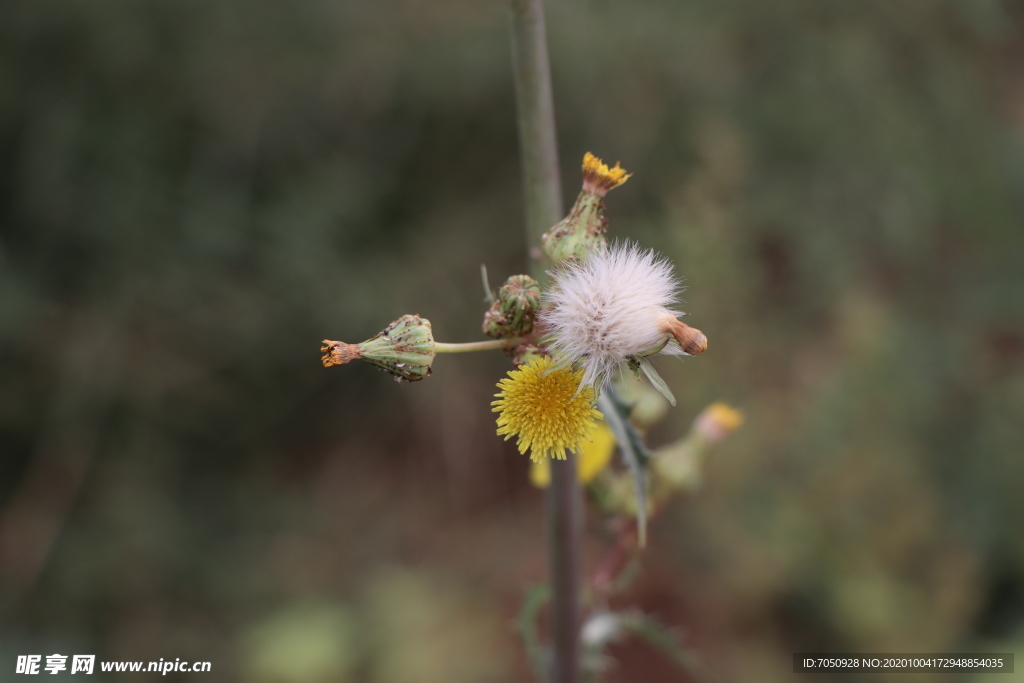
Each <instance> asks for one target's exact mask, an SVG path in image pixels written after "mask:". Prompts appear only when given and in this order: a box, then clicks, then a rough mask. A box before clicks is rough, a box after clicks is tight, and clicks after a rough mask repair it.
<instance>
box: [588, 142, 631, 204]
mask: <svg viewBox="0 0 1024 683" xmlns="http://www.w3.org/2000/svg"><path fill="white" fill-rule="evenodd" d="M631 175H633V174H632V173H626V169H624V168H622V167H621V166H619V163H618V162H615V166H614V167H613V168H608V164H606V163H604V162H603V161H601V160H600V159H598V158H597V157H596V156H594V155H593V154H591V153H590V152H587V153H586V154H584V155H583V189H584V190H585V191H589V192H593V193H594V194H596V195H599V196H601V197H603V196H604V195H605V194H606V193H607V192H608V190H612V189H615V188H616V187H618V186H619V185H621V184H622V183H624V182H626V181H627V180H629V177H630V176H631Z"/></svg>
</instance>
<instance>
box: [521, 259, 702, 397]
mask: <svg viewBox="0 0 1024 683" xmlns="http://www.w3.org/2000/svg"><path fill="white" fill-rule="evenodd" d="M554 278H555V282H554V285H553V287H552V288H551V290H550V292H549V293H548V295H547V303H548V306H546V307H545V308H544V309H543V310H542V312H541V314H540V321H541V324H542V326H543V327H544V329H545V332H546V333H547V335H548V336H547V343H548V347H549V349H550V351H551V354H552V355H553V356H554V357H555V358H556V359H558V360H560V361H571V362H573V363H578V364H580V365H581V366H582V367H583V368H584V369H585V371H586V372H585V373H584V375H583V384H584V385H587V384H592V383H594V382H600V383H602V384H603V383H604V382H606V381H607V380H608V379H609V378H610V377H611V374H612V372H613V371H614V370H615V369H616V368H617V367H621V365H622V364H623V363H626V362H628V360H629V359H630V357H631V356H635V355H638V354H643V353H645V352H650V351H651V350H652V349H656V348H657V347H659V346H662V345H663V344H665V341H666V339H668V338H669V337H670V333H669V332H668V331H667V330H666V323H665V321H666V320H667V318H666V316H668V317H670V318H671V319H672V320H675V318H676V317H677V316H679V315H681V313H680V312H679V311H677V310H675V309H674V308H673V307H674V306H676V305H677V297H678V295H679V292H680V291H681V289H682V287H681V285H680V283H679V280H678V279H677V278H676V276H675V274H674V273H673V269H672V264H671V263H670V262H669V261H668V260H667V259H665V258H664V257H660V256H658V255H656V254H655V253H654V251H653V250H644V249H641V248H640V247H639V246H638V245H637V244H634V243H630V242H620V243H617V244H614V245H612V246H611V247H609V248H607V249H602V250H599V251H595V252H592V253H591V254H590V255H589V256H588V257H587V259H586V260H584V261H580V262H569V263H566V264H564V265H563V266H562V267H561V268H560V269H559V270H557V271H555V273H554ZM662 353H668V354H673V355H676V354H681V353H682V350H681V349H680V348H679V347H678V346H677V345H675V344H668V345H666V346H665V347H664V348H663V349H662Z"/></svg>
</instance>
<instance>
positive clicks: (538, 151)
mask: <svg viewBox="0 0 1024 683" xmlns="http://www.w3.org/2000/svg"><path fill="white" fill-rule="evenodd" d="M512 66H513V69H514V71H515V80H516V108H517V112H518V117H519V154H520V157H521V159H522V165H523V190H524V195H525V200H526V239H527V244H526V246H527V250H528V251H527V253H531V252H532V250H534V249H536V248H537V247H539V246H540V236H541V235H543V234H544V232H545V231H546V230H547V229H548V228H550V227H551V226H552V225H554V224H555V223H557V222H558V221H559V220H561V219H562V214H563V206H562V182H561V179H560V176H559V173H558V143H557V142H556V140H555V105H554V101H553V99H552V96H551V67H550V65H549V64H548V41H547V31H546V30H545V28H544V3H543V0H512ZM530 272H531V274H532V275H533V277H534V278H536V279H537V280H540V279H541V276H543V274H544V270H543V267H542V264H541V263H540V262H539V261H538V260H537V259H534V258H532V257H531V259H530Z"/></svg>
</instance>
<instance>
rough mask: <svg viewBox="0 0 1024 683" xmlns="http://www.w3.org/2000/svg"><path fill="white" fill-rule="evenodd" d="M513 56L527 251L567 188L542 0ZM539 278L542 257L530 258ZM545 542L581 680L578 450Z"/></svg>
mask: <svg viewBox="0 0 1024 683" xmlns="http://www.w3.org/2000/svg"><path fill="white" fill-rule="evenodd" d="M512 59H513V67H514V70H515V81H516V103H517V113H518V117H519V149H520V154H521V157H522V165H523V188H524V195H525V202H526V236H527V249H528V252H527V253H529V254H531V255H532V254H533V253H534V250H535V249H536V248H537V246H538V245H539V243H540V236H541V235H543V234H544V232H545V231H546V230H547V229H548V228H550V227H551V226H553V225H554V224H555V223H557V222H558V221H559V220H560V219H561V218H562V213H563V205H562V188H561V182H560V179H559V172H558V146H557V143H556V141H555V107H554V102H553V98H552V95H551V67H550V65H549V63H548V49H547V35H546V30H545V27H544V5H543V2H542V0H512ZM530 271H531V273H532V275H533V277H534V278H535V279H537V280H542V279H543V276H544V268H543V263H541V262H540V260H539V258H531V259H530ZM547 501H548V513H547V524H548V542H549V544H550V545H549V553H550V558H549V561H550V567H551V594H552V599H551V639H552V654H553V656H552V662H551V677H550V682H551V683H577V681H578V680H579V673H580V671H579V660H580V641H579V633H580V609H579V607H580V604H579V603H580V587H581V584H580V580H581V573H582V571H581V570H582V562H581V554H582V553H581V547H580V546H581V528H582V527H581V517H582V500H581V495H580V489H579V485H578V484H577V482H576V455H575V454H574V453H569V454H568V459H566V460H564V461H559V462H552V466H551V485H550V486H548V499H547Z"/></svg>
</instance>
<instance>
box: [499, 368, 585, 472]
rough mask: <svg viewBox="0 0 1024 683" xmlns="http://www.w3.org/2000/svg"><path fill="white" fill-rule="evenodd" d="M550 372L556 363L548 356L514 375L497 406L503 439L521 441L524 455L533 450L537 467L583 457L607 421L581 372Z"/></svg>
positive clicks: (505, 382)
mask: <svg viewBox="0 0 1024 683" xmlns="http://www.w3.org/2000/svg"><path fill="white" fill-rule="evenodd" d="M550 368H551V359H550V358H548V357H543V358H534V359H532V360H531V361H530V362H529V363H528V364H526V365H523V366H520V367H519V368H518V369H517V370H511V371H509V373H508V377H506V378H505V379H503V380H501V381H500V382H498V388H499V389H501V393H499V394H495V396H496V397H497V398H498V400H497V401H494V402H493V403H492V404H491V405H493V406H495V408H494V412H496V413H500V414H499V415H498V434H499V435H502V434H503V435H505V440H506V441H507V440H509V439H511V438H512V437H513V436H517V437H518V441H517V445H518V446H519V452H520V453H525V452H526V451H527V450H529V451H530V459H531V460H533V461H534V462H537V461H539V460H541V459H543V458H547V457H552V458H558V459H560V460H564V459H565V452H566V451H567V450H569V451H575V452H578V451H579V450H580V448H582V446H583V442H584V441H585V440H587V439H590V436H591V433H592V432H593V430H594V427H595V422H594V420H595V419H601V418H603V417H604V416H603V415H602V414H601V413H600V412H599V411H597V410H595V409H594V393H593V391H592V390H590V389H589V388H584V389H581V388H580V376H581V375H582V374H583V372H582V371H581V370H577V371H576V372H573V371H570V370H568V369H565V368H562V369H561V370H553V371H551V372H546V371H547V370H549V369H550Z"/></svg>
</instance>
